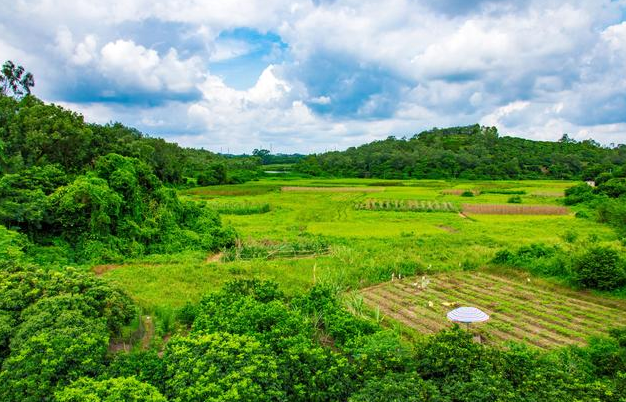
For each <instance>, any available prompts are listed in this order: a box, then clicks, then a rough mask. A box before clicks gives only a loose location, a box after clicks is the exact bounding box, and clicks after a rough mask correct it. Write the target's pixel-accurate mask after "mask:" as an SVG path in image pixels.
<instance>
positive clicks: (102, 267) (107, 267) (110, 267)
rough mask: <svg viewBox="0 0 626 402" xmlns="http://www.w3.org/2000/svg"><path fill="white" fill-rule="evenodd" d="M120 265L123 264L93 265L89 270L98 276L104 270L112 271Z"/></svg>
mask: <svg viewBox="0 0 626 402" xmlns="http://www.w3.org/2000/svg"><path fill="white" fill-rule="evenodd" d="M122 266H123V265H122V264H104V265H96V266H95V267H93V268H91V270H92V271H93V273H94V274H96V275H98V276H100V275H102V274H104V273H105V272H109V271H113V270H114V269H117V268H119V267H122Z"/></svg>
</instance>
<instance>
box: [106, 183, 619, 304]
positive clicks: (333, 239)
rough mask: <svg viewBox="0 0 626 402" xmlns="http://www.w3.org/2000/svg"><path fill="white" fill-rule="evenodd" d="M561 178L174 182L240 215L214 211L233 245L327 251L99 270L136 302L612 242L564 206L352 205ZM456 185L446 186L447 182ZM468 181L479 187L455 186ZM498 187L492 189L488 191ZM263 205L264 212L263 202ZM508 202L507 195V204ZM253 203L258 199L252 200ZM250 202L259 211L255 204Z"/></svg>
mask: <svg viewBox="0 0 626 402" xmlns="http://www.w3.org/2000/svg"><path fill="white" fill-rule="evenodd" d="M573 184H574V183H573V182H564V181H484V182H482V181H444V180H423V181H415V180H411V181H381V180H376V179H337V180H334V179H333V180H331V179H328V180H323V179H310V180H303V179H299V180H285V179H280V178H277V179H265V180H261V181H258V182H251V183H246V184H242V185H230V186H213V187H204V188H195V189H193V190H189V191H183V192H182V193H181V195H182V196H183V197H185V198H188V199H192V200H196V201H198V202H206V203H207V206H208V207H211V206H213V207H215V208H223V207H224V206H225V205H226V206H228V208H230V209H231V210H234V211H235V212H236V210H237V208H238V206H239V207H241V208H242V209H243V210H244V212H246V211H247V212H249V213H246V214H222V220H223V222H224V223H225V224H227V225H231V226H232V227H234V228H235V229H236V230H237V232H238V234H239V236H240V240H241V242H242V245H244V246H246V245H250V246H254V247H256V248H257V249H258V248H263V247H266V248H267V247H274V248H280V247H283V246H284V247H288V248H289V247H293V246H295V247H298V245H300V244H303V243H306V242H311V241H313V240H315V239H318V240H319V239H321V241H323V242H325V243H327V244H328V245H329V250H330V251H329V252H328V253H320V254H323V255H318V254H311V255H306V253H304V254H303V255H298V256H296V257H294V258H289V257H279V258H261V257H260V258H254V259H239V260H235V261H231V262H222V259H221V258H220V256H219V255H217V256H208V255H205V254H202V253H198V252H188V253H181V254H175V255H168V256H152V257H146V258H143V259H140V260H135V261H129V262H127V263H125V264H123V265H119V266H107V267H105V269H101V270H102V271H106V272H104V273H103V275H102V276H103V277H104V278H106V279H108V280H110V281H112V282H115V283H117V284H119V285H120V286H121V287H123V288H124V289H126V290H127V291H128V292H129V293H130V294H131V295H132V296H133V297H134V298H135V299H136V300H137V301H138V302H139V304H140V305H142V306H143V307H144V308H147V309H152V308H154V307H156V306H172V307H177V306H181V305H183V304H184V303H186V302H187V301H191V302H195V301H198V300H199V298H200V297H201V296H202V295H203V294H204V293H205V292H206V291H208V290H212V289H216V288H218V287H219V286H220V284H222V283H223V282H225V281H227V280H229V279H233V278H238V277H258V278H263V279H274V280H277V281H278V282H279V283H280V284H281V286H282V287H283V288H284V289H285V290H286V291H287V292H288V293H290V294H295V293H297V292H299V291H301V290H303V289H306V288H309V287H310V286H311V285H312V284H313V283H314V282H315V281H327V282H331V283H333V284H335V285H337V286H338V287H341V288H342V289H358V288H363V287H367V286H371V285H373V284H376V283H380V282H384V281H388V280H390V278H391V277H392V275H394V276H398V275H402V276H410V275H416V274H418V275H422V274H434V273H438V272H447V271H456V270H461V269H473V268H477V267H481V266H484V265H485V264H487V263H488V262H489V261H490V260H491V259H492V258H493V256H494V255H495V253H496V252H497V251H498V250H500V249H502V248H517V247H519V246H521V245H524V244H530V243H546V244H564V240H563V238H564V236H566V234H567V233H568V232H572V231H573V232H576V233H577V234H578V236H579V237H580V238H586V237H588V236H592V235H593V236H595V237H597V238H598V239H599V241H601V242H615V241H616V236H615V234H614V232H613V231H612V230H611V229H610V228H608V227H606V226H604V225H600V224H598V223H595V222H593V221H592V220H590V219H579V218H576V217H575V216H574V213H575V211H574V210H572V211H571V212H570V213H569V214H567V215H484V214H480V215H472V214H467V215H463V214H459V213H456V212H450V211H447V210H446V211H441V212H438V211H434V212H420V211H394V210H392V209H390V210H363V209H357V208H355V206H357V205H358V204H360V203H363V202H364V201H366V200H385V201H389V202H391V201H393V200H416V201H432V202H437V203H449V204H451V205H454V206H458V207H459V208H461V209H462V205H463V204H472V203H479V204H490V205H494V204H496V205H500V204H502V205H505V204H507V200H508V199H509V198H510V196H511V195H510V194H509V193H511V192H523V193H524V194H522V195H521V198H522V205H524V206H526V205H558V202H559V195H560V194H562V193H563V191H564V190H565V189H566V188H568V187H570V186H571V185H573ZM450 190H455V191H450ZM456 190H462V191H461V192H463V191H465V190H475V191H476V192H480V195H477V196H474V197H463V196H461V195H457V194H456V193H459V191H456ZM492 192H501V193H504V194H501V193H492ZM267 205H269V211H266V210H265V209H266V207H265V206H267ZM508 205H512V204H508ZM257 207H258V208H257ZM257 210H258V211H257Z"/></svg>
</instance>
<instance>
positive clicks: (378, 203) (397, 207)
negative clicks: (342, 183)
mask: <svg viewBox="0 0 626 402" xmlns="http://www.w3.org/2000/svg"><path fill="white" fill-rule="evenodd" d="M355 209H363V210H367V211H413V212H458V211H459V209H458V208H457V207H456V206H454V204H452V203H451V202H438V201H420V200H372V199H367V200H365V201H363V202H362V203H359V204H356V205H355Z"/></svg>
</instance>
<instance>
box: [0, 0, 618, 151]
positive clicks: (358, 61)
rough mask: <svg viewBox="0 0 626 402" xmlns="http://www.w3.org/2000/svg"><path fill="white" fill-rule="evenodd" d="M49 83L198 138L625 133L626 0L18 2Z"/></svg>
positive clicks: (192, 141) (300, 145) (278, 140)
mask: <svg viewBox="0 0 626 402" xmlns="http://www.w3.org/2000/svg"><path fill="white" fill-rule="evenodd" d="M5 9H6V12H3V13H2V15H1V16H0V58H1V59H3V60H7V59H11V60H13V61H15V62H18V63H19V64H22V65H24V66H25V67H26V68H27V69H28V70H30V71H31V72H32V73H33V74H34V75H35V79H36V87H35V90H34V92H35V94H36V95H37V96H39V97H41V98H42V99H44V100H46V101H51V102H55V103H58V104H61V105H63V106H65V107H68V108H71V109H73V110H76V111H79V112H81V113H83V114H84V115H85V118H86V119H87V120H88V121H93V122H98V123H106V122H111V121H120V122H122V123H124V124H127V125H130V126H133V127H136V128H138V129H139V130H141V131H143V132H145V133H147V134H149V135H154V136H160V137H164V138H167V139H168V140H172V141H176V142H178V143H180V144H181V145H184V146H193V147H204V148H205V149H211V150H215V151H220V150H222V151H226V150H229V151H231V152H250V151H251V150H252V149H254V148H258V147H268V148H269V147H270V146H272V149H273V150H275V151H277V152H319V151H324V150H327V149H345V148H347V147H349V146H353V145H358V144H361V143H364V142H369V141H372V140H375V139H380V138H385V137H387V136H388V135H396V136H404V135H407V136H410V135H412V134H414V133H417V132H419V131H422V130H424V129H429V128H431V127H434V126H437V127H445V126H452V125H465V124H473V123H480V124H484V125H494V126H496V127H498V129H499V130H500V133H501V134H503V135H515V136H520V137H525V138H532V139H550V140H555V139H558V138H560V137H561V135H562V134H563V133H568V134H569V135H570V136H571V137H573V138H575V139H579V140H582V139H586V138H594V139H596V140H598V141H600V142H602V143H604V144H610V143H626V74H625V72H626V22H625V15H626V0H613V1H611V0H580V1H556V0H518V1H507V0H482V1H480V0H478V1H469V0H388V1H385V2H379V1H366V0H360V1H356V0H307V1H304V0H296V1H284V0H264V1H253V0H241V1H236V2H235V1H209V0H193V1H187V2H179V1H168V0H165V1H161V2H154V1H152V0H111V1H108V2H93V1H87V0H57V1H51V0H21V1H15V2H10V3H9V4H7V5H6V6H5Z"/></svg>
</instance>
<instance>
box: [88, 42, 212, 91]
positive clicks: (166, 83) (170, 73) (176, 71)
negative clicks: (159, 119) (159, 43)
mask: <svg viewBox="0 0 626 402" xmlns="http://www.w3.org/2000/svg"><path fill="white" fill-rule="evenodd" d="M100 55H101V59H100V61H99V64H98V68H99V69H100V70H101V71H102V73H103V74H104V75H105V76H106V77H107V78H109V79H111V80H113V81H115V82H117V83H119V84H120V85H127V86H130V87H133V88H141V89H145V90H148V91H162V90H166V91H173V92H185V91H189V90H191V89H193V88H194V87H195V84H196V83H197V82H198V81H199V79H200V78H201V77H202V74H203V73H202V70H201V69H202V67H201V62H200V60H199V59H198V58H195V57H192V58H189V59H187V60H180V59H179V57H178V53H177V51H176V50H175V49H170V50H169V51H168V52H167V54H166V55H165V56H164V57H160V56H159V54H158V53H157V52H156V51H155V50H153V49H146V48H145V47H143V46H141V45H137V44H135V43H134V42H133V41H131V40H117V41H115V42H109V43H107V44H106V45H105V46H104V47H103V48H102V49H101V50H100Z"/></svg>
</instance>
